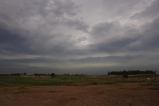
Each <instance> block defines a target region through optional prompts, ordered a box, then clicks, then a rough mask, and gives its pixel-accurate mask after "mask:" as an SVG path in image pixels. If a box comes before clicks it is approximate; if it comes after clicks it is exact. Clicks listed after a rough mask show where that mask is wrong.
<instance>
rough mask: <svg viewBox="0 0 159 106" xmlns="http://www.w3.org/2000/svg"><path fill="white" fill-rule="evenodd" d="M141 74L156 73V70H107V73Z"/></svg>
mask: <svg viewBox="0 0 159 106" xmlns="http://www.w3.org/2000/svg"><path fill="white" fill-rule="evenodd" d="M141 74H148V75H156V71H153V70H145V71H141V70H127V71H126V70H124V71H112V72H108V75H141Z"/></svg>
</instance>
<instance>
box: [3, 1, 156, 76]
mask: <svg viewBox="0 0 159 106" xmlns="http://www.w3.org/2000/svg"><path fill="white" fill-rule="evenodd" d="M157 4H158V0H140V1H138V0H133V1H132V0H118V1H115V0H86V1H78V0H67V1H65V0H45V1H44V0H5V1H0V62H1V63H0V71H1V70H3V71H1V72H3V73H5V72H16V70H17V71H22V72H24V71H27V70H31V71H29V72H50V70H56V72H57V73H69V72H71V73H84V72H85V73H90V74H91V73H105V72H106V71H107V70H117V69H122V68H124V67H129V68H132V67H133V68H143V69H144V66H146V65H147V66H150V67H152V66H153V65H154V64H156V63H157V62H159V58H157V57H158V53H159V49H158V48H159V43H158V39H159V36H158V35H159V31H158V28H159V15H158V14H159V13H158V6H157ZM149 60H151V61H149ZM138 65H140V66H141V67H136V66H138ZM8 66H9V67H8ZM145 68H147V67H145ZM12 69H13V71H10V70H12ZM92 69H93V71H91V70H92ZM100 69H101V71H100V72H99V70H100ZM4 70H5V71H4ZM43 70H44V71H43ZM104 70H105V71H104Z"/></svg>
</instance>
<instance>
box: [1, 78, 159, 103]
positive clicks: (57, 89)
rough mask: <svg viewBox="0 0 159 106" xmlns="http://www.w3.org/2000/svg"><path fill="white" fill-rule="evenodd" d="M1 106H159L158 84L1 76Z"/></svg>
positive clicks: (145, 80) (136, 80)
mask: <svg viewBox="0 0 159 106" xmlns="http://www.w3.org/2000/svg"><path fill="white" fill-rule="evenodd" d="M0 106H159V80H158V77H157V78H155V79H154V78H147V77H145V76H142V77H141V76H132V77H129V78H122V77H116V76H111V77H110V76H84V75H82V76H81V75H80V76H79V75H78V76H77V75H76V76H74V75H73V76H68V75H60V76H55V77H54V78H51V77H49V76H41V77H34V76H21V77H20V76H19V77H18V76H16V77H15V76H1V77H0Z"/></svg>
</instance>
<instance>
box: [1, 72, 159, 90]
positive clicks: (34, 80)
mask: <svg viewBox="0 0 159 106" xmlns="http://www.w3.org/2000/svg"><path fill="white" fill-rule="evenodd" d="M158 82H159V80H158V78H157V79H154V78H151V79H147V77H145V76H133V77H132V76H131V77H129V78H122V77H121V76H87V75H56V76H55V77H53V78H51V77H50V76H0V86H21V85H22V86H50V85H98V84H116V83H141V84H143V85H153V86H154V87H155V88H156V89H157V88H159V83H158Z"/></svg>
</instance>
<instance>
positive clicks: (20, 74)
mask: <svg viewBox="0 0 159 106" xmlns="http://www.w3.org/2000/svg"><path fill="white" fill-rule="evenodd" d="M27 75H28V74H27V73H11V74H0V76H27ZM32 76H38V77H40V76H51V77H52V78H53V77H55V73H50V74H41V73H35V74H32Z"/></svg>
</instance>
